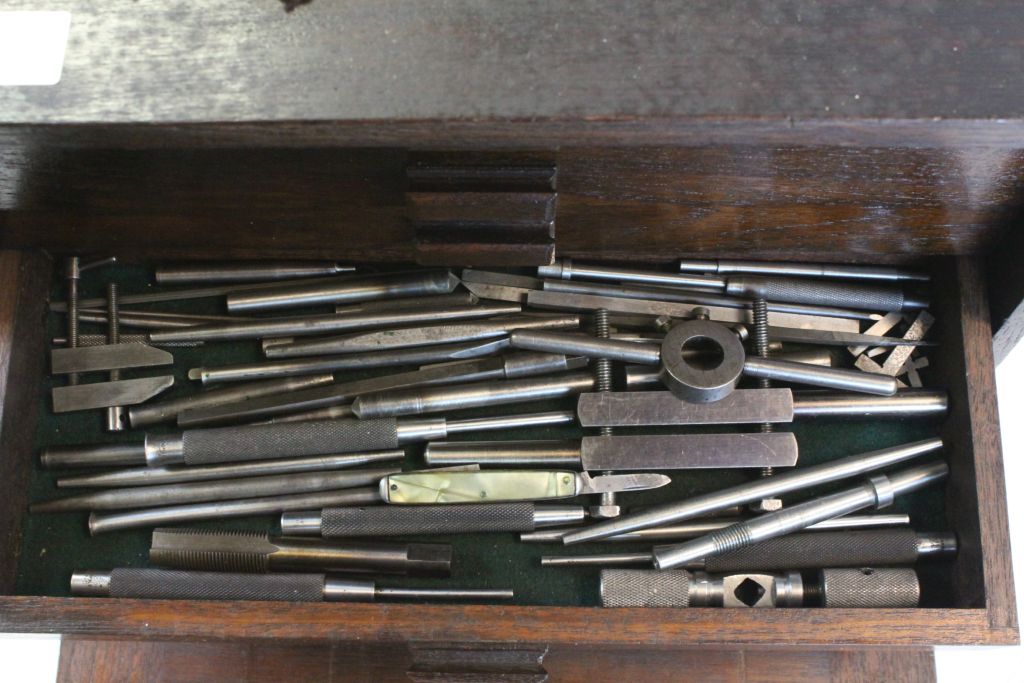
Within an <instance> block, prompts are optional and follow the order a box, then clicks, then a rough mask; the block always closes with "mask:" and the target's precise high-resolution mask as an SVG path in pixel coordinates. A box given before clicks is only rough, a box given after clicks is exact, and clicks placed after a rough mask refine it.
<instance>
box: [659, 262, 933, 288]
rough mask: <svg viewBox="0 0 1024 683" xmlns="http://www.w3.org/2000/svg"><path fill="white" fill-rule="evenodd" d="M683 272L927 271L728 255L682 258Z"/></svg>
mask: <svg viewBox="0 0 1024 683" xmlns="http://www.w3.org/2000/svg"><path fill="white" fill-rule="evenodd" d="M679 271H680V272H683V273H714V274H716V275H782V276H787V277H789V276H795V277H821V278H836V279H839V280H883V281H888V282H903V281H907V280H914V281H918V282H927V281H928V280H930V279H931V278H930V277H929V276H928V274H927V273H922V272H919V271H911V270H904V269H902V268H896V267H893V266H861V265H850V264H847V263H806V262H799V263H794V262H791V261H734V260H729V259H681V260H680V261H679Z"/></svg>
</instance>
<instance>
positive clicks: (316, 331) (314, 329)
mask: <svg viewBox="0 0 1024 683" xmlns="http://www.w3.org/2000/svg"><path fill="white" fill-rule="evenodd" d="M520 310H521V308H520V306H519V305H518V304H507V303H492V304H478V305H476V306H434V307H429V306H423V307H417V308H402V309H398V310H393V311H392V310H386V311H373V312H370V313H355V314H349V315H338V314H334V313H332V314H328V315H309V316H286V317H281V318H260V319H257V320H249V321H243V322H234V323H212V324H209V325H201V326H198V327H187V328H184V329H177V330H158V331H154V332H150V334H149V339H150V341H152V342H153V343H160V342H169V341H184V340H190V341H196V340H198V341H226V340H237V339H259V338H262V337H282V336H286V335H287V336H291V337H304V336H311V335H326V334H336V333H338V332H354V331H357V330H374V329H380V328H390V327H399V326H402V325H413V324H416V323H426V322H438V321H443V320H472V319H475V318H490V317H493V316H498V315H512V314H515V313H519V312H520Z"/></svg>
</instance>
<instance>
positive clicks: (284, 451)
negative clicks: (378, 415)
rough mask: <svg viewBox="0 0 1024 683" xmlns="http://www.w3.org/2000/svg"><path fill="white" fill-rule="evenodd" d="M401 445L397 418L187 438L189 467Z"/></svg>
mask: <svg viewBox="0 0 1024 683" xmlns="http://www.w3.org/2000/svg"><path fill="white" fill-rule="evenodd" d="M397 446H398V423H397V421H396V420H395V419H393V418H391V419H388V418H383V419H375V420H318V421H315V422H284V423H280V424H269V425H245V426H239V427H216V428H212V429H191V430H187V431H185V432H184V433H183V435H182V453H183V455H184V458H185V463H186V464H188V465H205V464H209V463H217V462H236V461H247V460H266V459H269V458H289V457H293V456H301V455H326V454H328V453H354V452H358V451H377V450H387V449H392V448H396V447H397Z"/></svg>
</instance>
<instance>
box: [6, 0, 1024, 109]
mask: <svg viewBox="0 0 1024 683" xmlns="http://www.w3.org/2000/svg"><path fill="white" fill-rule="evenodd" d="M5 9H29V10H32V9H38V3H35V2H33V1H32V0H9V1H8V2H7V3H5ZM47 9H49V10H58V9H67V10H70V11H71V13H72V22H71V33H70V37H69V39H68V46H67V51H66V55H65V61H64V71H63V77H62V79H61V82H60V83H59V84H58V85H56V86H54V87H48V88H40V87H20V88H5V89H4V91H3V92H2V94H0V112H2V117H0V118H2V119H3V120H5V121H10V122H24V123H33V122H46V123H72V122H91V121H123V122H129V121H142V122H146V123H149V122H182V121H267V120H288V119H293V120H335V119H346V120H382V119H394V120H417V119H448V120H451V119H480V118H501V119H509V118H535V117H546V118H564V117H574V118H579V119H585V118H593V117H609V116H611V117H614V116H627V117H633V116H640V117H652V116H689V117H706V116H722V117H754V118H766V117H767V118H778V119H783V120H789V119H796V120H800V119H831V118H872V119H916V118H929V119H930V118H932V117H938V118H980V119H990V118H991V119H998V118H1002V119H1012V118H1020V117H1021V116H1022V115H1024V92H1022V90H1021V88H1019V87H1017V85H1018V76H1017V74H1019V73H1020V72H1021V71H1022V70H1024V51H1021V50H1020V45H1019V43H1018V39H1019V36H1018V32H1017V31H1016V27H1018V26H1019V24H1020V22H1021V20H1022V17H1024V8H1022V7H1021V5H1020V3H1016V2H1012V1H1011V0H1001V1H997V2H982V1H980V0H972V1H969V2H958V3H939V4H930V3H902V2H896V1H894V0H871V1H870V2H864V1H862V0H843V1H842V2H831V3H827V4H822V3H819V2H814V1H813V0H788V1H787V2H783V3H776V2H770V1H767V0H745V1H737V2H729V3H721V2H715V1H714V0H702V1H700V2H683V1H673V2H660V3H649V4H644V5H640V6H636V7H633V8H631V10H630V11H629V12H628V14H627V13H624V12H623V11H622V5H621V3H619V2H615V1H614V0H586V1H585V2H577V3H572V4H571V5H570V4H562V3H543V2H534V1H531V0H512V1H510V0H488V1H486V2H476V1H473V0H448V1H444V0H426V1H423V2H416V3H406V2H401V1H400V0H386V1H380V0H359V1H355V2H345V3H332V2H322V1H317V2H311V3H308V4H305V5H302V6H300V7H297V8H295V10H294V11H292V12H286V11H285V9H284V6H283V4H282V3H280V2H262V3H257V4H251V3H235V2H231V1H230V0H203V2H198V3H186V2H170V3H168V2H165V1H163V0H138V1H136V2H128V1H126V0H121V1H118V2H112V3H105V4H104V5H103V6H102V8H100V7H99V6H97V5H96V4H95V3H90V2H87V0H53V1H52V2H50V3H48V4H47Z"/></svg>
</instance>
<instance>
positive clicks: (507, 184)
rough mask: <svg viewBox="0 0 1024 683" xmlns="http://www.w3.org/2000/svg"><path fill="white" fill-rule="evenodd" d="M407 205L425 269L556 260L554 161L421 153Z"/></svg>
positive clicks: (410, 173) (409, 170)
mask: <svg viewBox="0 0 1024 683" xmlns="http://www.w3.org/2000/svg"><path fill="white" fill-rule="evenodd" d="M406 176H407V179H408V182H409V191H408V192H407V194H406V199H407V202H408V206H409V217H410V221H411V223H412V227H413V232H414V234H415V242H416V260H417V262H418V263H420V264H423V265H431V266H435V265H443V266H452V265H462V266H466V265H473V266H539V265H547V264H549V263H551V262H552V261H553V260H554V257H555V208H556V203H557V198H558V194H557V192H556V187H557V185H556V181H557V169H556V167H555V163H554V157H553V155H552V156H551V157H550V158H547V159H545V158H543V157H542V156H538V155H512V154H482V153H472V154H458V155H455V154H420V155H416V156H413V157H411V158H410V163H409V165H408V166H407V167H406Z"/></svg>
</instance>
